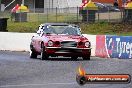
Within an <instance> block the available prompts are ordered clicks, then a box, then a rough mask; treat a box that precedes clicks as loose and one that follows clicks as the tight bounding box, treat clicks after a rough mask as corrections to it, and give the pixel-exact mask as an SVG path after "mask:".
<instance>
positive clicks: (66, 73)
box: [0, 51, 132, 88]
mask: <svg viewBox="0 0 132 88" xmlns="http://www.w3.org/2000/svg"><path fill="white" fill-rule="evenodd" d="M38 58H39V57H38ZM79 65H82V66H83V67H84V69H85V70H86V72H87V73H88V74H130V75H132V59H116V58H113V59H110V58H98V57H91V60H90V61H83V60H81V58H80V60H77V61H75V60H70V58H69V59H68V58H58V59H57V58H51V59H50V60H44V61H41V60H39V59H30V58H29V53H28V52H11V51H0V88H132V83H129V84H86V85H84V86H80V85H78V84H77V82H76V73H77V71H78V70H77V69H78V67H79Z"/></svg>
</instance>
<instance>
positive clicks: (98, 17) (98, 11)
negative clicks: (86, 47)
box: [98, 11, 99, 22]
mask: <svg viewBox="0 0 132 88" xmlns="http://www.w3.org/2000/svg"><path fill="white" fill-rule="evenodd" d="M98 22H99V11H98Z"/></svg>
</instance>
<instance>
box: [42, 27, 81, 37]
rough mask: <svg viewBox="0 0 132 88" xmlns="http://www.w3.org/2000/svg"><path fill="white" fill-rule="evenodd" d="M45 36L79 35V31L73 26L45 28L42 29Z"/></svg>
mask: <svg viewBox="0 0 132 88" xmlns="http://www.w3.org/2000/svg"><path fill="white" fill-rule="evenodd" d="M44 33H46V34H66V35H81V31H80V29H79V28H78V27H74V26H62V25H61V26H59V25H58V26H56V25H55V26H53V25H52V26H51V25H49V26H47V27H46V28H45V29H44Z"/></svg>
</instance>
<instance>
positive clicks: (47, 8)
mask: <svg viewBox="0 0 132 88" xmlns="http://www.w3.org/2000/svg"><path fill="white" fill-rule="evenodd" d="M47 22H48V8H47Z"/></svg>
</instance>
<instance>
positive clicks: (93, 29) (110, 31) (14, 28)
mask: <svg viewBox="0 0 132 88" xmlns="http://www.w3.org/2000/svg"><path fill="white" fill-rule="evenodd" d="M41 23H43V22H11V21H8V26H7V30H8V31H9V32H21V33H23V32H31V33H32V32H35V31H36V30H37V28H38V26H39V25H40V24H41ZM79 25H80V27H81V29H82V33H84V34H95V35H102V34H105V35H126V36H132V25H130V24H111V23H107V22H97V23H90V24H87V23H79Z"/></svg>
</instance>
